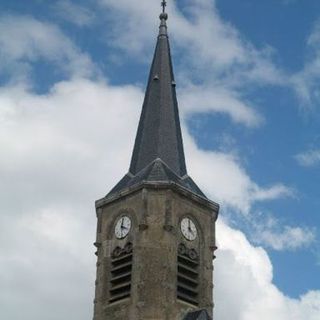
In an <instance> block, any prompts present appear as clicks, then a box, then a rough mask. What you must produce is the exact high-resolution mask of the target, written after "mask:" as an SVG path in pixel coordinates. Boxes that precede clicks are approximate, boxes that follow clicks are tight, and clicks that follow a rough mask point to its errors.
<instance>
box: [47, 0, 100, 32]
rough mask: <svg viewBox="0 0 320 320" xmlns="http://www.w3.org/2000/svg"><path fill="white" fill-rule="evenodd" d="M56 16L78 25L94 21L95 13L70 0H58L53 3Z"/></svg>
mask: <svg viewBox="0 0 320 320" xmlns="http://www.w3.org/2000/svg"><path fill="white" fill-rule="evenodd" d="M53 9H54V11H55V12H56V14H57V15H58V16H60V17H61V18H63V19H64V20H66V21H69V22H71V23H74V24H75V25H77V26H79V27H84V26H89V25H91V24H93V23H94V21H95V14H94V13H93V12H92V11H91V10H90V9H89V8H87V7H84V6H81V5H79V4H76V3H74V2H72V1H70V0H59V1H57V2H56V3H55V4H54V5H53Z"/></svg>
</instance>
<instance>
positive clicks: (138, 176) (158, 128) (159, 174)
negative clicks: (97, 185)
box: [107, 1, 205, 197]
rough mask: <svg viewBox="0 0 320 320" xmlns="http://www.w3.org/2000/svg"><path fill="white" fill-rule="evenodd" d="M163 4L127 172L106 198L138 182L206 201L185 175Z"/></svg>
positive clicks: (166, 17)
mask: <svg viewBox="0 0 320 320" xmlns="http://www.w3.org/2000/svg"><path fill="white" fill-rule="evenodd" d="M165 3H166V2H165V1H164V2H163V3H162V6H163V12H162V13H161V14H160V21H161V22H160V27H159V34H158V38H157V44H156V48H155V53H154V57H153V61H152V65H151V69H150V74H149V79H148V84H147V89H146V93H145V98H144V102H143V106H142V112H141V117H140V122H139V126H138V131H137V136H136V140H135V144H134V149H133V153H132V158H131V164H130V169H129V172H128V173H127V174H126V175H125V176H124V177H123V179H122V180H120V182H119V183H118V184H117V185H116V186H115V187H114V188H113V189H112V190H111V192H110V193H109V194H108V195H107V197H109V196H112V195H113V194H115V193H117V192H120V191H122V190H124V189H127V188H130V187H132V186H135V185H137V184H139V183H141V182H152V183H154V182H161V183H165V182H168V183H175V184H177V185H179V186H181V187H183V188H185V189H188V190H189V191H191V192H193V193H196V194H197V195H200V196H202V197H205V195H204V194H203V193H202V192H201V190H200V189H199V188H198V187H197V185H196V184H195V183H194V182H193V180H192V179H191V178H190V177H189V176H188V175H187V169H186V163H185V156H184V150H183V142H182V134H181V127H180V119H179V111H178V102H177V97H176V83H175V79H174V74H173V67H172V60H171V53H170V45H169V38H168V32H167V23H166V21H167V19H168V15H167V13H166V12H165V11H164V8H165Z"/></svg>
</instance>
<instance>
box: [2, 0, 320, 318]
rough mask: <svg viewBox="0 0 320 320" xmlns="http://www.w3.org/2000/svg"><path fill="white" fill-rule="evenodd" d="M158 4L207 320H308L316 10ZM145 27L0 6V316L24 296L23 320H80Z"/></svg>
mask: <svg viewBox="0 0 320 320" xmlns="http://www.w3.org/2000/svg"><path fill="white" fill-rule="evenodd" d="M168 2H169V3H168V8H167V9H168V10H167V11H168V13H169V20H168V26H169V33H170V41H171V49H172V55H173V60H174V67H175V75H176V82H177V90H178V100H179V107H180V114H181V118H182V125H183V134H184V142H185V147H186V155H187V166H188V169H189V174H190V175H191V176H192V177H193V178H194V180H195V181H196V182H197V183H198V184H199V185H200V186H201V188H202V189H203V191H204V192H205V193H206V194H207V195H208V196H209V197H210V198H211V199H212V200H214V201H216V202H219V203H220V204H221V215H220V218H219V223H218V234H217V236H218V239H217V240H218V243H219V248H220V250H219V252H218V254H217V256H218V259H217V260H216V275H215V277H216V280H215V281H216V283H215V285H216V289H215V296H216V305H217V307H216V315H217V319H222V320H223V319H231V318H233V319H235V320H237V319H239V320H250V319H254V318H257V317H260V318H261V319H265V318H264V317H266V319H267V318H268V319H270V318H273V319H276V320H287V319H294V320H302V319H311V320H313V319H317V315H318V314H319V312H320V276H319V271H320V244H319V226H320V215H319V213H320V197H319V195H320V194H319V187H318V185H319V181H320V173H319V172H320V170H319V168H320V130H319V128H320V108H319V103H320V94H319V89H318V88H319V84H320V14H319V12H320V3H319V1H317V0H307V1H302V0H262V1H256V0H242V1H236V0H216V1H212V0H211V1H210V0H193V1H191V0H184V1H168ZM159 13H160V1H156V0H155V1H150V0H148V1H147V0H144V1H139V2H138V3H136V2H133V1H130V0H118V1H116V0H90V1H71V0H59V1H45V0H33V1H28V2H25V1H13V0H11V1H7V0H1V1H0V57H1V61H0V123H1V127H2V128H1V129H0V146H1V149H2V150H3V155H2V157H1V158H2V159H1V160H0V167H1V169H0V177H1V179H0V194H1V196H0V199H1V203H2V204H3V205H2V206H1V207H2V208H1V217H0V229H2V230H0V231H1V234H0V240H1V241H2V243H3V254H0V262H1V263H0V265H2V267H1V266H0V282H3V286H4V287H5V288H7V290H5V291H6V293H5V294H4V293H2V294H1V293H0V315H1V316H2V317H5V318H6V319H20V318H21V316H22V314H21V313H19V312H21V311H19V310H14V311H13V310H12V305H14V303H15V301H16V300H19V301H20V300H21V301H23V300H24V297H25V295H26V293H27V292H29V291H31V292H32V294H30V295H29V298H28V301H27V302H26V301H24V302H23V303H26V304H27V303H29V306H30V307H29V308H28V311H27V314H24V316H26V317H27V318H26V319H31V318H32V319H34V318H36V319H38V318H40V317H44V316H43V315H44V314H46V311H47V310H50V309H51V308H52V310H55V308H57V306H60V309H61V311H59V313H58V314H53V315H52V316H51V318H47V316H45V317H46V319H48V320H50V319H62V320H63V319H67V318H68V319H69V318H70V314H73V315H74V314H76V315H78V318H79V319H82V318H83V319H85V318H88V316H90V315H91V312H92V305H91V300H92V297H93V281H94V280H93V279H94V264H95V261H94V257H93V256H92V253H93V249H92V248H91V247H90V246H91V243H92V242H93V241H94V232H95V215H94V207H93V203H94V200H96V199H98V198H100V197H101V196H103V195H104V194H106V193H107V192H108V190H109V189H110V188H111V187H112V186H113V185H114V184H115V183H116V182H117V180H118V179H119V178H120V177H121V176H123V174H124V173H125V172H126V170H127V168H128V165H129V158H130V154H131V151H132V147H133V142H134V136H135V131H136V127H137V121H138V118H139V113H140V109H141V105H142V99H143V92H144V88H145V83H146V79H147V75H148V71H149V67H150V63H151V59H152V54H153V50H154V45H155V40H156V35H157V28H158V24H159V19H158V15H159ZM115 133H117V134H115ZM21 252H23V253H21ZM49 252H50V254H49ZM80 252H81V254H80ZM66 261H68V262H66ZM79 265H81V270H78V271H74V270H75V268H76V266H79ZM35 266H37V268H40V269H41V268H42V270H40V271H39V273H38V272H35ZM232 272H233V273H232ZM17 274H18V275H19V276H16V275H17ZM237 275H239V277H238V276H237ZM48 279H50V281H49V280H48ZM67 279H68V280H67ZM47 281H48V282H47ZM44 283H47V285H44ZM76 288H77V289H76ZM79 288H80V290H79ZM246 288H250V290H251V293H250V294H249V293H242V294H243V297H242V298H241V299H240V298H239V296H237V294H238V293H241V289H243V290H246ZM61 291H63V292H65V293H66V295H68V299H60V298H59V297H58V296H59V293H61ZM79 292H80V293H79ZM257 297H259V298H257ZM39 299H40V301H41V302H42V305H41V307H39V303H38V301H39ZM252 299H256V301H255V302H256V308H255V309H254V310H253V309H252V308H251V307H250V303H249V301H251V300H252ZM235 300H236V301H235ZM48 301H53V302H50V303H49V302H48ZM225 301H232V303H233V304H234V308H233V311H230V310H229V309H230V308H228V306H227V305H226V303H225ZM270 301H273V302H270ZM78 305H81V306H82V307H81V308H80V309H77V306H78ZM76 309H77V311H75V310H76ZM1 310H2V311H1ZM1 313H2V314H1ZM302 315H304V316H303V317H302Z"/></svg>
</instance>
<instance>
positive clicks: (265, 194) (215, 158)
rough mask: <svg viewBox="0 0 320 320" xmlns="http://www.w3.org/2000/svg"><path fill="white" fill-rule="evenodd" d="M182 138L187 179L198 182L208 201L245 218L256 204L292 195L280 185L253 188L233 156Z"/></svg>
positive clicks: (252, 182)
mask: <svg viewBox="0 0 320 320" xmlns="http://www.w3.org/2000/svg"><path fill="white" fill-rule="evenodd" d="M184 137H185V138H184V142H185V145H186V154H187V155H186V158H187V161H188V167H189V171H190V174H191V176H192V177H194V179H195V181H199V182H200V187H201V188H202V189H203V190H204V191H205V192H206V193H207V194H208V196H209V197H210V198H211V199H214V200H215V201H217V202H218V203H220V204H221V205H223V206H228V207H230V208H232V209H234V210H236V211H238V212H241V213H243V214H245V215H247V214H249V212H250V209H251V206H252V204H253V203H254V202H256V201H265V200H273V199H277V198H282V197H287V196H291V195H292V191H291V190H290V189H289V188H288V187H286V186H284V185H280V184H276V185H274V186H270V187H261V186H259V185H257V184H256V183H255V182H254V181H252V180H251V178H250V177H249V175H248V173H247V172H246V170H245V169H244V168H243V167H242V166H241V164H240V161H239V159H238V158H237V157H236V156H235V155H233V154H227V153H222V152H214V151H202V150H199V149H198V148H197V147H196V145H195V144H194V142H193V141H192V138H191V137H190V136H187V135H186V134H185V135H184Z"/></svg>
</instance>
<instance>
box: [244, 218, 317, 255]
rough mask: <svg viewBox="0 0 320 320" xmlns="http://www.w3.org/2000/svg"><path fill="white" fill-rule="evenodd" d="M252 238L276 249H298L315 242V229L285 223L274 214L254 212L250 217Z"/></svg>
mask: <svg viewBox="0 0 320 320" xmlns="http://www.w3.org/2000/svg"><path fill="white" fill-rule="evenodd" d="M249 220H250V222H249V224H251V229H252V231H251V234H252V236H251V238H252V239H253V240H254V242H255V243H258V244H261V245H263V246H264V247H268V248H272V249H274V250H278V251H283V250H297V249H301V248H306V247H309V246H310V245H312V244H313V243H315V241H316V231H315V229H311V228H307V227H302V226H300V227H292V226H288V225H283V223H280V221H279V220H278V219H276V218H274V217H273V216H272V215H270V214H269V215H267V214H266V213H260V214H259V213H254V214H252V216H251V217H250V218H249Z"/></svg>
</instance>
